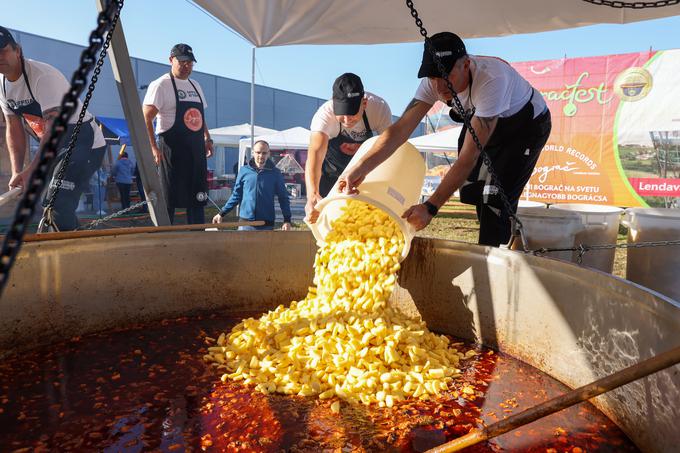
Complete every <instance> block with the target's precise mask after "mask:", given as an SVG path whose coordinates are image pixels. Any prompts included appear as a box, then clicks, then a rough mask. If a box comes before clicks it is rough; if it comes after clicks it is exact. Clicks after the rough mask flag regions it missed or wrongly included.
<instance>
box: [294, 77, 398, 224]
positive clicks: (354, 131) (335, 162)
mask: <svg viewBox="0 0 680 453" xmlns="http://www.w3.org/2000/svg"><path fill="white" fill-rule="evenodd" d="M390 124H392V112H391V111H390V106H389V105H387V102H385V101H384V100H383V99H382V98H380V97H378V96H376V95H375V94H372V93H367V92H365V91H364V85H363V83H362V82H361V79H360V78H359V76H358V75H356V74H352V73H349V72H348V73H345V74H342V75H341V76H340V77H338V78H337V79H335V83H333V99H331V100H330V101H327V102H325V103H324V104H323V105H322V106H321V107H319V109H318V110H317V111H316V113H315V114H314V118H312V126H311V130H312V134H311V136H310V139H309V149H308V153H307V162H306V163H305V182H306V188H307V204H306V206H305V213H306V215H307V220H308V221H310V222H312V223H314V222H316V219H317V218H318V216H319V213H318V211H316V210H315V209H314V207H315V206H316V204H317V203H318V202H319V200H321V199H322V198H323V197H325V196H326V195H328V192H329V191H330V190H331V188H332V187H333V185H334V184H335V181H337V179H338V176H340V174H341V173H342V172H343V171H344V170H345V167H347V164H348V163H349V161H350V160H351V159H352V156H354V154H355V153H356V152H357V150H358V149H359V147H360V146H361V144H362V143H363V142H365V141H366V140H368V139H369V138H371V137H372V136H373V134H374V132H375V133H378V134H380V133H382V132H383V131H384V130H385V129H387V128H388V127H389V126H390Z"/></svg>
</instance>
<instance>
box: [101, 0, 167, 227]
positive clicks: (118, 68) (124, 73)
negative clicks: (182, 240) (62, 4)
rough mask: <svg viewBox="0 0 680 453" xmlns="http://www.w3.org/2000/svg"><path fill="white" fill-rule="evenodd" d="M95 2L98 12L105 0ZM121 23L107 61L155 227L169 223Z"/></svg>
mask: <svg viewBox="0 0 680 453" xmlns="http://www.w3.org/2000/svg"><path fill="white" fill-rule="evenodd" d="M96 2H97V10H98V11H103V10H104V9H105V8H106V3H108V2H107V0H96ZM122 22H123V21H122V20H121V19H118V26H117V27H116V29H115V30H114V32H113V38H112V39H111V47H109V60H110V61H111V69H113V78H114V79H115V81H116V86H117V87H118V95H119V96H120V103H121V106H122V107H123V113H124V114H125V119H126V120H127V123H128V127H129V129H130V140H131V141H132V146H133V147H134V149H135V156H136V157H137V165H138V166H139V174H140V176H141V178H142V182H143V183H144V192H145V193H146V199H147V201H148V206H149V214H150V216H151V221H152V222H153V224H154V225H156V226H163V225H170V217H169V216H168V209H167V205H166V202H165V197H164V195H163V194H164V191H163V185H162V182H161V179H160V176H159V174H158V170H157V167H156V163H155V162H154V161H153V154H152V153H151V143H149V139H148V135H147V132H146V124H145V123H144V114H143V113H142V103H141V102H140V100H139V93H138V92H137V81H136V80H135V74H134V72H133V70H132V63H131V61H130V54H129V53H128V48H127V42H126V41H125V34H124V33H123V23H122Z"/></svg>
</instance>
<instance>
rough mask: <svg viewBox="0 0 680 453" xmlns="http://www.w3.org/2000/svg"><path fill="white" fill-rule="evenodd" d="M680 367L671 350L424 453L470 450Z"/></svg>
mask: <svg viewBox="0 0 680 453" xmlns="http://www.w3.org/2000/svg"><path fill="white" fill-rule="evenodd" d="M678 363H680V347H676V348H675V349H671V350H670V351H666V352H664V353H661V354H659V355H656V356H654V357H651V358H649V359H647V360H644V361H642V362H640V363H638V364H635V365H631V366H629V367H628V368H624V369H623V370H620V371H617V372H616V373H614V374H610V375H609V376H606V377H603V378H602V379H598V380H597V381H595V382H593V383H590V384H587V385H584V386H583V387H579V388H577V389H575V390H572V391H570V392H568V393H565V394H564V395H561V396H558V397H556V398H553V399H551V400H548V401H546V402H545V403H541V404H539V405H538V406H534V407H531V408H529V409H527V410H525V411H522V412H520V413H519V414H516V415H513V416H511V417H508V418H506V419H505V420H501V421H499V422H497V423H494V424H493V425H489V426H487V427H486V428H483V429H481V430H475V431H471V432H470V433H469V434H466V435H465V436H462V437H459V438H458V439H454V440H452V441H450V442H447V443H445V444H442V445H440V446H438V447H435V448H432V449H430V450H428V451H427V452H426V453H449V452H454V451H460V450H462V449H463V448H466V447H470V446H472V445H475V444H477V443H479V442H483V441H485V440H489V439H491V438H493V437H496V436H499V435H501V434H503V433H507V432H508V431H511V430H513V429H516V428H519V427H521V426H524V425H527V424H529V423H531V422H533V421H536V420H538V419H539V418H543V417H546V416H548V415H550V414H553V413H555V412H558V411H561V410H562V409H566V408H568V407H571V406H573V405H575V404H578V403H581V402H583V401H586V400H588V399H590V398H593V397H595V396H597V395H601V394H603V393H605V392H608V391H610V390H614V389H615V388H617V387H621V386H622V385H626V384H629V383H631V382H633V381H636V380H638V379H640V378H643V377H645V376H648V375H650V374H653V373H656V372H657V371H661V370H663V369H664V368H668V367H670V366H673V365H676V364H678Z"/></svg>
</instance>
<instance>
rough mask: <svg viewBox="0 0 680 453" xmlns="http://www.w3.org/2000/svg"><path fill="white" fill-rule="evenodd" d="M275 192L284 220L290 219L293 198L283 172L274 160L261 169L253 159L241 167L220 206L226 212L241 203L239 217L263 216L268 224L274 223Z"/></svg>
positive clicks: (251, 218) (250, 218)
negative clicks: (222, 205)
mask: <svg viewBox="0 0 680 453" xmlns="http://www.w3.org/2000/svg"><path fill="white" fill-rule="evenodd" d="M274 196H278V197H279V205H280V206H281V211H282V212H283V221H284V222H290V217H291V215H290V199H289V197H288V191H287V190H286V186H285V184H284V182H283V175H282V174H281V172H280V171H279V169H278V168H276V167H274V165H273V164H272V161H271V160H267V163H266V164H265V166H264V168H263V169H261V170H258V169H257V167H255V162H254V161H253V160H252V159H251V161H250V162H249V163H248V165H244V166H243V167H241V169H240V170H239V171H238V176H236V182H235V183H234V191H233V192H232V193H231V197H229V200H228V201H227V203H226V204H225V205H224V207H223V208H222V209H221V210H220V214H221V215H222V216H225V215H226V214H228V213H229V211H231V210H232V209H234V208H235V207H236V205H237V204H240V205H241V211H240V212H239V217H241V218H242V219H245V220H264V221H265V222H267V224H272V225H273V224H274V219H275V218H276V216H275V214H274Z"/></svg>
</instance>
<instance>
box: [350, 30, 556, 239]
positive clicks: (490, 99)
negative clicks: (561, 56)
mask: <svg viewBox="0 0 680 453" xmlns="http://www.w3.org/2000/svg"><path fill="white" fill-rule="evenodd" d="M430 42H431V44H432V46H433V52H434V53H436V55H437V57H438V59H439V60H440V62H441V64H442V65H443V69H444V71H445V73H447V74H448V80H449V82H450V83H451V85H452V87H453V89H454V91H455V92H456V94H457V96H458V98H459V99H460V102H461V103H462V106H463V109H464V112H457V108H455V105H454V109H452V113H451V116H452V118H454V120H456V121H459V122H462V114H464V115H465V116H466V117H467V118H468V119H469V120H470V124H471V125H472V128H473V129H474V131H475V133H476V135H477V137H478V139H479V142H480V143H481V145H482V146H483V148H484V151H485V153H486V154H487V155H488V156H489V158H490V160H491V164H492V168H493V170H494V172H495V174H496V175H497V176H498V178H499V181H498V183H496V182H493V181H492V180H491V176H490V172H489V170H488V168H487V166H486V165H485V164H484V162H483V161H482V159H481V153H480V150H479V148H478V146H477V144H476V143H475V142H474V139H473V137H472V135H471V133H470V131H468V130H467V128H465V127H464V128H463V132H462V133H461V136H460V137H459V140H458V159H457V160H456V162H455V163H454V164H453V165H452V166H451V168H450V169H449V171H448V173H447V174H446V175H445V176H444V178H443V179H442V182H441V184H440V185H439V187H438V188H437V189H436V190H435V192H434V193H433V194H432V196H431V197H430V198H429V200H427V201H426V202H425V203H423V204H419V205H414V206H411V207H410V208H409V209H407V210H406V212H405V213H404V215H403V217H404V218H406V219H408V221H409V222H410V223H411V224H413V225H414V226H415V227H416V229H418V230H420V229H422V228H425V227H426V226H427V225H428V224H429V223H430V221H431V220H432V218H433V217H434V216H435V215H436V214H437V212H438V210H439V208H440V207H441V206H442V205H443V204H444V203H446V201H447V200H448V199H449V197H451V195H452V194H453V193H454V192H455V191H456V190H458V189H460V198H461V201H462V202H464V203H468V204H473V205H475V206H476V209H477V218H478V219H479V223H480V229H479V243H480V244H484V245H493V246H498V245H500V244H504V243H507V242H508V241H509V239H510V236H511V224H510V212H508V209H506V207H505V204H504V203H503V202H502V199H501V196H500V191H503V193H505V195H506V196H507V199H508V201H509V202H510V208H511V210H512V213H513V214H514V213H515V212H516V211H517V203H518V201H519V197H520V195H521V193H522V190H523V189H524V186H525V185H526V183H527V182H528V181H529V178H530V177H531V173H532V171H533V169H534V166H535V165H536V161H537V160H538V157H539V155H540V153H541V150H542V149H543V146H544V145H545V143H546V141H547V140H548V136H549V135H550V129H551V121H550V111H549V110H548V107H547V105H546V103H545V100H544V99H543V96H542V95H541V93H539V92H538V91H537V90H535V89H534V88H533V87H532V86H531V85H530V84H529V83H528V82H527V81H526V80H525V79H524V78H522V76H521V75H520V74H519V73H518V72H517V71H515V69H514V68H513V67H512V66H510V65H509V64H508V63H507V62H505V61H503V60H501V59H499V58H495V57H480V56H473V55H468V54H467V51H466V49H465V44H464V43H463V41H462V40H461V39H460V38H459V37H458V36H457V35H455V34H454V33H449V32H443V33H438V34H436V35H434V36H432V38H430ZM418 77H420V78H422V79H423V80H422V81H421V83H420V86H419V87H418V90H417V91H416V94H415V96H414V98H413V100H412V101H411V102H410V103H409V105H408V106H407V107H406V110H405V111H404V114H403V115H402V116H401V118H400V119H399V120H398V121H397V122H396V123H394V124H393V125H392V126H391V127H390V128H388V129H387V131H385V133H384V134H382V135H381V136H380V138H379V139H378V141H377V142H376V143H375V144H374V145H373V148H372V149H371V150H370V151H369V152H368V153H367V154H365V155H364V156H363V157H362V159H361V160H360V161H359V162H353V163H352V166H351V169H348V171H347V173H346V174H345V175H343V177H341V180H340V184H339V186H340V189H341V190H342V191H345V192H346V193H355V192H356V191H357V189H356V188H357V186H358V185H359V184H360V183H361V181H363V179H364V177H365V176H366V174H368V173H369V172H371V171H372V170H373V169H374V168H375V167H377V166H378V165H379V164H380V163H381V162H383V161H384V160H385V159H387V158H388V157H389V156H390V155H391V154H392V153H393V152H394V151H395V150H396V149H397V148H398V147H399V146H400V145H401V144H402V143H404V142H405V141H406V139H408V137H409V136H410V135H411V133H412V132H413V130H414V129H415V127H416V126H417V125H418V124H419V123H420V121H421V120H422V119H423V117H424V116H425V115H426V114H427V112H428V111H429V110H430V108H431V107H432V106H433V105H434V103H435V102H437V101H438V100H439V101H442V102H446V103H447V104H448V105H449V106H451V105H452V102H451V101H452V99H453V94H452V93H451V92H450V90H449V89H448V87H447V85H446V82H445V80H444V78H443V77H442V73H441V71H440V70H439V67H438V65H437V63H436V62H435V59H434V57H433V55H432V52H431V51H430V49H428V46H427V43H426V45H425V49H424V51H423V60H422V63H421V66H420V70H419V71H418ZM499 186H500V187H499Z"/></svg>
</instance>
